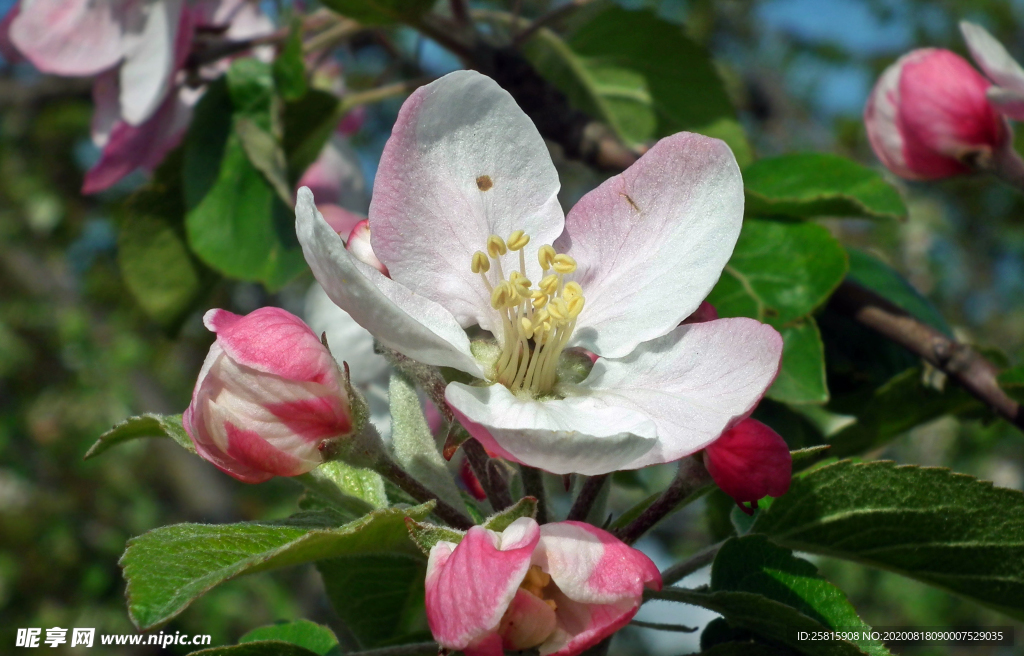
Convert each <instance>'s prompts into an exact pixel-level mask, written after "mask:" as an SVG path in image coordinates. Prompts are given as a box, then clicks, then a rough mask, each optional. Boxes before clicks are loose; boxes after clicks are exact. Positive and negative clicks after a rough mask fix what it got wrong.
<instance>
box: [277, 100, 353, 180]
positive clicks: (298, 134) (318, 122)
mask: <svg viewBox="0 0 1024 656" xmlns="http://www.w3.org/2000/svg"><path fill="white" fill-rule="evenodd" d="M339 107H340V103H339V101H338V97H337V96H335V95H334V94H333V93H327V92H326V91H320V90H318V89H311V90H310V91H309V92H308V93H307V94H306V95H304V96H303V97H302V98H301V99H300V100H298V101H296V102H289V103H286V104H285V106H284V113H283V114H284V118H283V121H282V122H283V123H284V137H283V138H282V144H283V146H284V152H285V157H286V159H287V160H288V181H289V182H290V183H291V184H292V185H294V184H296V183H297V182H298V181H299V178H301V177H302V174H303V173H305V172H306V169H307V168H309V165H310V164H312V163H313V162H315V161H316V158H317V157H319V156H320V151H321V150H323V147H324V144H326V143H327V140H328V139H330V138H331V135H332V134H333V133H334V129H335V128H336V127H337V126H338V121H340V120H341V118H342V117H341V116H340V115H339V114H338V111H339Z"/></svg>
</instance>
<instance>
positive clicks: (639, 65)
mask: <svg viewBox="0 0 1024 656" xmlns="http://www.w3.org/2000/svg"><path fill="white" fill-rule="evenodd" d="M638 34H642V35H643V38H642V39H638V38H636V35H638ZM524 53H525V54H526V56H527V58H529V59H530V61H531V63H533V65H534V66H535V67H536V68H537V70H538V71H539V72H540V74H541V75H542V76H544V77H545V78H546V79H547V80H548V81H549V82H551V83H552V84H553V85H554V86H556V87H557V88H558V89H559V90H561V91H562V93H564V94H565V95H566V97H567V98H568V99H569V102H570V103H571V104H572V105H573V106H574V107H575V108H577V109H579V110H580V111H583V112H585V113H587V114H589V115H590V116H593V117H594V118H596V119H598V120H601V121H603V122H605V123H607V124H608V125H609V126H610V127H611V128H612V129H613V130H614V131H615V132H616V134H618V136H619V137H620V138H622V140H623V141H625V142H626V143H627V144H630V145H633V146H638V145H640V144H643V143H645V142H648V141H651V140H653V139H657V138H659V137H663V136H668V135H670V134H674V133H676V132H679V131H681V130H691V131H696V132H704V129H702V128H708V129H709V131H713V132H715V134H713V135H712V136H716V137H719V138H726V137H728V138H730V139H732V140H733V141H737V142H742V144H743V145H744V147H745V148H747V149H749V145H746V138H745V136H744V135H743V134H742V129H741V128H740V127H739V125H738V124H737V123H735V120H734V119H735V113H734V111H733V108H732V105H731V104H730V102H729V98H728V96H727V95H726V93H725V88H724V86H723V85H722V81H721V79H720V78H719V77H718V73H717V71H716V70H715V67H714V65H713V64H712V62H711V59H710V57H709V56H708V53H707V52H706V51H705V50H704V49H703V48H701V47H700V46H698V45H697V44H695V43H694V42H693V41H691V40H690V39H689V38H687V37H686V35H685V34H684V33H683V29H682V27H681V26H679V25H677V24H674V23H670V22H668V21H666V20H663V19H661V18H659V17H658V16H657V15H655V14H654V13H653V12H650V11H627V10H625V9H622V8H620V7H616V6H614V5H613V6H610V7H609V8H607V9H605V10H603V11H601V12H600V13H599V14H597V15H596V16H594V17H592V18H591V19H590V20H588V21H586V22H585V23H583V24H582V25H581V26H580V27H579V29H577V30H575V31H574V32H573V33H572V34H570V35H569V37H568V38H567V39H565V40H563V39H562V38H561V37H559V36H558V35H557V34H556V33H555V32H553V31H551V30H548V29H541V30H538V31H537V33H536V34H535V35H534V37H533V38H531V39H530V40H529V41H528V42H527V43H526V44H525V45H524ZM723 119H728V120H731V121H732V124H731V125H726V124H725V123H722V122H721V121H722V120H723ZM733 141H730V145H732V143H733ZM734 150H739V151H740V152H741V153H742V151H743V148H742V147H739V146H738V145H737V146H734Z"/></svg>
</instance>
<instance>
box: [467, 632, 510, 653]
mask: <svg viewBox="0 0 1024 656" xmlns="http://www.w3.org/2000/svg"><path fill="white" fill-rule="evenodd" d="M462 653H463V654H465V655H466V656H505V650H504V649H503V648H502V646H501V636H499V635H498V634H497V633H491V634H488V635H487V637H485V638H483V639H482V640H481V641H480V642H478V643H477V644H475V645H470V646H468V647H466V648H465V649H463V650H462Z"/></svg>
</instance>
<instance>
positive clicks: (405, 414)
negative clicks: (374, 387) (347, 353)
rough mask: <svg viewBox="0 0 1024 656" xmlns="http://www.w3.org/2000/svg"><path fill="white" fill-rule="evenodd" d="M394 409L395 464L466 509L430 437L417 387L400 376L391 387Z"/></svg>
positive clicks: (389, 391) (393, 375) (389, 394)
mask: <svg viewBox="0 0 1024 656" xmlns="http://www.w3.org/2000/svg"><path fill="white" fill-rule="evenodd" d="M388 396H389V403H390V407H391V446H392V448H393V450H394V454H395V461H396V462H397V463H398V464H399V465H400V466H401V467H402V469H404V470H405V471H407V472H409V473H410V474H411V475H412V477H413V478H415V479H417V480H419V481H420V482H421V483H423V484H424V485H426V486H427V488H428V489H429V490H431V491H432V492H434V493H435V494H437V495H438V496H439V497H440V498H441V499H442V500H444V501H447V502H448V503H449V504H450V505H451V506H452V507H454V508H459V509H463V510H464V509H465V504H464V503H463V502H462V495H461V494H459V488H457V487H456V486H455V481H454V480H453V479H452V475H451V474H450V473H449V472H448V467H447V465H446V463H445V460H444V458H442V457H441V452H440V451H439V450H438V448H437V444H436V443H435V442H434V436H433V435H431V433H430V427H429V426H427V420H426V418H425V417H424V416H423V407H422V406H421V405H420V397H419V395H418V394H417V393H416V387H415V386H414V385H413V383H412V381H411V380H409V379H408V378H407V377H405V376H403V375H402V374H400V373H397V372H396V373H393V374H392V375H391V382H390V384H389V385H388Z"/></svg>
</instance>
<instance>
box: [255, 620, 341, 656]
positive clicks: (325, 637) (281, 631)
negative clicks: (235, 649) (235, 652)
mask: <svg viewBox="0 0 1024 656" xmlns="http://www.w3.org/2000/svg"><path fill="white" fill-rule="evenodd" d="M260 640H279V641H281V642H287V643H289V644H292V645H297V646H299V647H303V648H304V649H308V650H309V651H311V652H313V653H315V654H319V655H320V656H326V655H327V652H329V651H331V650H332V649H335V648H336V647H337V646H338V638H337V636H335V635H334V631H331V630H330V629H329V628H327V627H326V626H323V625H321V624H317V623H316V622H310V621H309V620H298V621H296V622H284V623H281V624H271V625H270V626H261V627H259V628H256V629H253V630H252V631H249V632H248V633H246V634H245V635H243V636H242V637H241V638H239V639H238V643H239V644H244V643H247V642H256V641H260Z"/></svg>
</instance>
